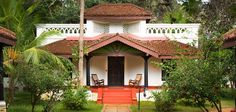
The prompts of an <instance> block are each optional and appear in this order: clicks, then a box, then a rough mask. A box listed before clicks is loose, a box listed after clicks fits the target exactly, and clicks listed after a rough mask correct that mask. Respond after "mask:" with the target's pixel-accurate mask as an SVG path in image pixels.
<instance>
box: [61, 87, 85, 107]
mask: <svg viewBox="0 0 236 112" xmlns="http://www.w3.org/2000/svg"><path fill="white" fill-rule="evenodd" d="M87 94H88V93H87V89H86V88H84V87H79V88H77V89H75V90H73V89H71V88H69V89H67V90H66V91H65V93H64V95H63V96H64V97H63V100H62V102H63V104H64V105H65V107H66V108H68V109H72V110H82V109H84V108H85V106H86V105H87V104H88V101H87V97H88V95H87Z"/></svg>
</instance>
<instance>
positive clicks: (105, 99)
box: [102, 87, 136, 104]
mask: <svg viewBox="0 0 236 112" xmlns="http://www.w3.org/2000/svg"><path fill="white" fill-rule="evenodd" d="M135 94H136V93H135ZM133 96H134V95H132V89H131V88H124V87H109V88H103V90H102V103H103V104H132V103H133V101H132V97H133Z"/></svg>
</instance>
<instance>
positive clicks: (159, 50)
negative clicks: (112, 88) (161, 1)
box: [44, 34, 197, 58]
mask: <svg viewBox="0 0 236 112" xmlns="http://www.w3.org/2000/svg"><path fill="white" fill-rule="evenodd" d="M115 41H120V42H122V43H124V44H127V45H129V46H131V47H134V48H136V49H138V50H140V51H142V52H145V53H147V54H150V55H152V56H154V57H157V58H176V56H178V55H179V54H185V55H192V54H193V53H196V52H197V49H196V48H194V47H191V46H189V45H186V44H182V43H179V42H176V41H170V40H151V41H149V40H137V39H134V38H131V37H129V36H128V35H122V34H114V35H107V36H103V37H101V38H100V39H97V40H85V41H84V45H85V46H86V47H87V48H88V52H92V51H94V50H96V49H99V48H101V47H103V46H106V45H108V44H110V43H112V42H115ZM109 42H110V43H109ZM77 44H78V41H77V40H66V39H64V40H60V41H57V42H54V43H51V44H48V45H46V46H44V49H47V50H49V51H50V52H52V53H54V54H57V55H67V56H68V55H71V54H72V52H71V49H72V47H73V46H75V45H77Z"/></svg>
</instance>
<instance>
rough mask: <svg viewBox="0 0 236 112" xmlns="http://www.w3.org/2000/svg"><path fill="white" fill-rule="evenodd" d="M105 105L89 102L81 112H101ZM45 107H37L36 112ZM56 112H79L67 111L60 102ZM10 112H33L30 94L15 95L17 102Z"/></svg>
mask: <svg viewBox="0 0 236 112" xmlns="http://www.w3.org/2000/svg"><path fill="white" fill-rule="evenodd" d="M102 107H103V105H101V104H96V102H93V101H89V103H88V105H87V106H86V108H85V109H84V110H82V111H81V112H100V111H101V110H102ZM42 109H43V107H42V106H41V105H37V106H36V109H35V110H36V112H42ZM53 111H54V112H78V111H75V110H67V109H65V108H64V106H63V104H62V103H61V102H58V103H57V104H56V105H55V106H54V108H53ZM8 112H31V105H30V94H29V93H25V92H24V93H18V94H16V95H15V101H14V103H13V104H12V105H10V106H9V108H8Z"/></svg>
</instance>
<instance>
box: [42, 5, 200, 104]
mask: <svg viewBox="0 0 236 112" xmlns="http://www.w3.org/2000/svg"><path fill="white" fill-rule="evenodd" d="M151 17H152V15H151V13H150V12H149V11H146V10H145V9H143V8H141V7H138V6H136V5H133V4H100V5H96V6H94V7H92V8H89V9H87V10H86V11H85V22H86V23H85V29H83V31H84V32H85V37H84V45H85V47H86V48H87V49H88V53H87V55H85V61H84V62H85V64H84V74H83V78H84V80H83V82H84V83H85V84H86V85H88V86H91V87H92V86H93V85H94V83H93V80H92V79H91V74H97V75H98V77H99V79H104V86H103V87H98V88H95V89H94V88H93V89H92V92H95V93H98V97H97V100H98V102H99V103H135V102H136V101H137V100H136V93H137V89H134V88H132V87H129V86H128V85H129V79H135V76H136V74H142V80H141V83H140V85H141V86H145V87H146V88H148V89H157V88H159V87H161V86H162V84H163V80H162V76H163V75H164V74H162V70H161V68H159V67H157V66H154V65H153V64H152V63H151V62H152V61H157V62H161V61H162V60H165V59H177V58H178V57H179V56H180V55H181V54H184V55H192V54H193V53H194V52H195V51H196V48H195V47H193V46H190V45H188V44H189V43H192V42H197V40H198V28H199V24H150V23H148V22H149V20H150V19H151ZM50 30H59V31H60V32H61V33H62V35H61V36H54V37H51V38H49V39H48V40H47V41H46V42H45V47H44V48H46V49H47V50H49V51H50V52H52V53H54V54H56V55H60V56H64V57H67V58H71V57H72V48H73V46H75V45H77V41H78V39H79V38H80V37H79V32H80V31H81V30H80V28H79V24H38V25H37V36H38V35H40V34H41V33H42V32H44V31H50ZM195 44H196V45H197V43H195ZM179 49H181V51H180V50H179ZM118 89H120V90H118ZM122 92H123V93H122ZM112 93H113V94H112ZM118 96H119V97H118ZM122 97H123V99H122ZM127 99H128V100H127Z"/></svg>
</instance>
